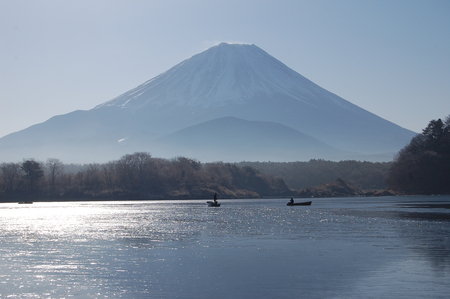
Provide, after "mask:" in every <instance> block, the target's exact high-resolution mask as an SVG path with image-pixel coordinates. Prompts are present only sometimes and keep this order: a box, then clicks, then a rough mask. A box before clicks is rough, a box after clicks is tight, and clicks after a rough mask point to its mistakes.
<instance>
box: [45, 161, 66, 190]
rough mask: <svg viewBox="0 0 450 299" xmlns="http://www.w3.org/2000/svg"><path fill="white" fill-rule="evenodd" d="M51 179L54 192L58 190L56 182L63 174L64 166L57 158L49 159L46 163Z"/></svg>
mask: <svg viewBox="0 0 450 299" xmlns="http://www.w3.org/2000/svg"><path fill="white" fill-rule="evenodd" d="M45 164H46V166H47V171H48V175H49V179H50V185H51V190H52V192H54V191H55V189H56V180H57V178H58V177H59V176H60V175H61V174H62V173H63V170H64V165H63V163H62V162H61V160H59V159H56V158H49V159H48V160H47V162H46V163H45Z"/></svg>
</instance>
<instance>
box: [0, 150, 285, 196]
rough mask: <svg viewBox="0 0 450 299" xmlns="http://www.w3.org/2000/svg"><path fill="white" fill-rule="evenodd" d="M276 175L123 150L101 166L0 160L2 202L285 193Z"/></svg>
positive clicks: (49, 160)
mask: <svg viewBox="0 0 450 299" xmlns="http://www.w3.org/2000/svg"><path fill="white" fill-rule="evenodd" d="M291 192H292V191H291V190H290V188H289V187H288V186H287V184H286V183H285V182H284V180H283V179H282V178H280V177H276V176H271V175H267V174H264V173H261V172H260V171H258V170H256V169H254V168H252V167H250V166H243V167H239V166H237V165H236V164H231V163H222V162H217V163H207V164H202V163H200V162H199V161H196V160H193V159H189V158H186V157H177V158H174V159H170V160H168V159H161V158H154V157H152V156H151V155H150V154H149V153H145V152H138V153H134V154H127V155H124V156H123V157H121V158H120V159H119V160H116V161H111V162H108V163H104V164H97V163H92V164H86V165H65V164H63V162H62V161H60V160H59V159H57V158H52V159H48V160H47V161H46V162H38V161H35V160H34V159H27V160H24V161H23V162H21V163H2V164H0V200H2V201H15V200H20V199H24V198H30V199H32V198H33V199H39V198H43V199H53V200H70V199H73V200H76V199H175V198H176V199H182V198H211V197H212V195H213V194H214V193H217V194H218V195H219V196H220V197H226V198H254V197H261V196H274V195H282V194H286V195H289V194H290V193H291Z"/></svg>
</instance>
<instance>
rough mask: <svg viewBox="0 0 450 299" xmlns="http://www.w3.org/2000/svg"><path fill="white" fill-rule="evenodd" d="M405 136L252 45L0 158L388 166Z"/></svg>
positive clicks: (3, 150)
mask: <svg viewBox="0 0 450 299" xmlns="http://www.w3.org/2000/svg"><path fill="white" fill-rule="evenodd" d="M414 135H415V133H414V132H412V131H409V130H406V129H404V128H401V127H399V126H398V125H396V124H394V123H391V122H389V121H387V120H385V119H382V118H380V117H378V116H376V115H375V114H372V113H370V112H368V111H366V110H364V109H362V108H360V107H358V106H356V105H354V104H352V103H350V102H348V101H346V100H344V99H342V98H340V97H339V96H337V95H335V94H333V93H331V92H329V91H327V90H325V89H323V88H321V87H320V86H318V85H316V84H314V83H313V82H311V81H310V80H308V79H306V78H305V77H303V76H302V75H300V74H299V73H297V72H295V71H294V70H292V69H290V68H289V67H287V66H286V65H284V64H283V63H282V62H280V61H278V60H277V59H275V58H274V57H272V56H270V55H269V54H268V53H266V52H265V51H263V50H262V49H260V48H258V47H257V46H255V45H247V44H227V43H222V44H219V45H217V46H214V47H212V48H210V49H208V50H206V51H204V52H202V53H199V54H197V55H194V56H192V57H190V58H188V59H186V60H184V61H182V62H181V63H179V64H177V65H175V66H174V67H172V68H171V69H169V70H168V71H166V72H164V73H162V74H160V75H158V76H156V77H154V78H153V79H151V80H149V81H147V82H145V83H143V84H141V85H139V86H137V87H136V88H134V89H132V90H130V91H128V92H126V93H124V94H122V95H120V96H118V97H116V98H114V99H112V100H110V101H107V102H105V103H103V104H100V105H98V106H96V107H94V108H93V109H91V110H84V111H81V110H78V111H74V112H71V113H68V114H65V115H59V116H55V117H52V118H50V119H49V120H47V121H46V122H44V123H41V124H37V125H34V126H31V127H29V128H27V129H24V130H22V131H19V132H16V133H12V134H9V135H7V136H5V137H3V138H0V157H1V158H2V159H3V160H17V159H23V158H27V157H33V158H36V159H47V158H60V159H62V160H63V161H65V162H77V163H83V162H105V161H107V160H111V159H117V158H119V157H120V155H123V154H125V153H132V152H135V151H146V152H150V153H151V154H152V155H153V156H156V157H163V158H171V157H175V156H186V157H190V158H195V159H198V160H200V161H202V162H208V161H225V162H235V161H236V162H238V161H242V160H246V161H301V160H309V159H313V158H316V159H317V158H322V159H330V160H341V159H358V160H368V161H370V160H371V161H380V160H384V161H387V160H390V159H391V158H392V157H393V154H394V153H395V152H397V151H398V150H400V149H401V148H402V147H403V146H405V145H406V144H407V143H408V142H409V141H410V140H411V138H412V137H413V136H414Z"/></svg>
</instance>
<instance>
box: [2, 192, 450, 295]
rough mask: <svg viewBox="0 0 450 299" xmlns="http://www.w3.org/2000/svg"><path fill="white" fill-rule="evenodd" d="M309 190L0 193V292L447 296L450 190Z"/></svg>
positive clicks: (18, 293)
mask: <svg viewBox="0 0 450 299" xmlns="http://www.w3.org/2000/svg"><path fill="white" fill-rule="evenodd" d="M312 200H313V202H312V205H311V206H294V207H289V206H286V203H287V201H288V199H248V200H221V199H219V202H220V203H221V204H222V206H221V207H219V208H214V207H207V205H206V203H205V200H184V201H173V200H172V201H131V202H129V201H109V202H56V203H55V202H42V203H41V202H38V203H34V204H17V203H16V204H12V203H4V204H0V225H1V230H0V235H1V238H0V253H1V264H0V294H1V295H0V298H448V294H449V292H450V284H449V282H450V209H449V208H450V196H436V197H423V196H412V197H380V198H326V199H312ZM297 201H301V200H300V199H298V200H297Z"/></svg>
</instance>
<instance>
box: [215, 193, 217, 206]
mask: <svg viewBox="0 0 450 299" xmlns="http://www.w3.org/2000/svg"><path fill="white" fill-rule="evenodd" d="M214 204H217V193H214Z"/></svg>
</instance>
